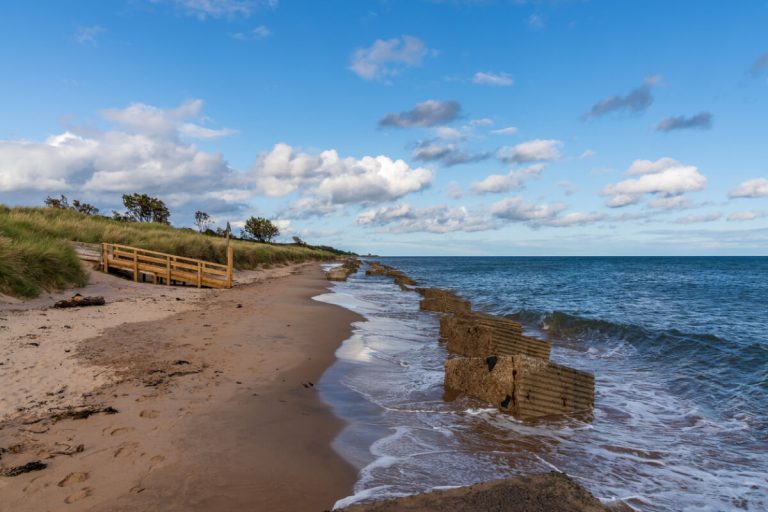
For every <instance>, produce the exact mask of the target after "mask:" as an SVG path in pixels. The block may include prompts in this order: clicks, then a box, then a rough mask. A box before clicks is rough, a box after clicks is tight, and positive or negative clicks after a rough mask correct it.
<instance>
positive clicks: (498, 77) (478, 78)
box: [472, 71, 515, 87]
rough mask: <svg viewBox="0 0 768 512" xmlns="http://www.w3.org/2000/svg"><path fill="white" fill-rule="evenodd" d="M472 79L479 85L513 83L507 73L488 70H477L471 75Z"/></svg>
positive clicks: (504, 85) (503, 85)
mask: <svg viewBox="0 0 768 512" xmlns="http://www.w3.org/2000/svg"><path fill="white" fill-rule="evenodd" d="M472 81H473V82H474V83H476V84H480V85H495V86H497V87H509V86H510V85H514V83H515V81H514V80H513V79H512V77H511V76H509V73H492V72H490V71H488V72H485V71H478V72H477V73H475V76H473V77H472Z"/></svg>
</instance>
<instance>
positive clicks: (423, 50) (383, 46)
mask: <svg viewBox="0 0 768 512" xmlns="http://www.w3.org/2000/svg"><path fill="white" fill-rule="evenodd" d="M433 53H434V52H433V51H432V50H429V49H428V48H427V47H426V46H424V43H423V42H422V41H421V39H419V38H418V37H413V36H408V35H403V36H402V37H395V38H393V39H377V40H376V41H374V42H373V44H372V45H371V46H369V47H367V48H358V49H357V50H355V51H354V53H352V58H351V60H350V64H349V69H351V70H352V72H354V73H355V74H356V75H357V76H359V77H360V78H363V79H365V80H376V79H384V78H388V77H391V76H394V75H397V74H399V73H400V72H401V71H402V70H403V69H404V68H406V67H418V66H421V63H422V61H423V60H424V57H426V56H428V55H430V54H433Z"/></svg>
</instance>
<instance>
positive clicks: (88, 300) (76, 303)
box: [53, 293, 105, 308]
mask: <svg viewBox="0 0 768 512" xmlns="http://www.w3.org/2000/svg"><path fill="white" fill-rule="evenodd" d="M104 304H105V301H104V297H83V296H82V295H80V294H79V293H77V294H75V295H73V296H72V298H71V299H64V300H60V301H58V302H57V303H56V304H54V305H53V307H55V308H79V307H83V306H103V305H104Z"/></svg>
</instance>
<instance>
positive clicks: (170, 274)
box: [101, 242, 234, 288]
mask: <svg viewBox="0 0 768 512" xmlns="http://www.w3.org/2000/svg"><path fill="white" fill-rule="evenodd" d="M101 252H102V269H103V270H104V272H109V269H110V268H119V269H123V270H128V271H130V272H131V273H132V274H133V280H134V281H137V282H138V281H139V277H140V276H141V275H142V274H143V275H145V276H147V275H148V276H151V277H152V279H153V281H154V282H155V283H157V282H158V280H159V279H162V280H163V281H164V282H165V284H166V285H170V284H171V282H172V281H174V282H180V283H185V284H192V285H194V286H197V287H198V288H202V287H203V286H207V287H210V288H231V287H232V280H233V274H234V250H233V248H232V247H231V246H228V247H227V263H226V265H224V264H221V263H215V262H212V261H205V260H200V259H196V258H187V257H185V256H176V255H174V254H168V253H164V252H159V251H151V250H149V249H141V248H139V247H131V246H130V245H122V244H110V243H106V242H105V243H103V244H102V251H101Z"/></svg>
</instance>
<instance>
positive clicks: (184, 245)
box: [0, 205, 334, 297]
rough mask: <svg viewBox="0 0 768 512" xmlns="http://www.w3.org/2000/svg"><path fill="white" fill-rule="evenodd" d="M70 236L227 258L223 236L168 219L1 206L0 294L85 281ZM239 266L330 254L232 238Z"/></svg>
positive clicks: (21, 294)
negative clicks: (114, 217)
mask: <svg viewBox="0 0 768 512" xmlns="http://www.w3.org/2000/svg"><path fill="white" fill-rule="evenodd" d="M68 240H72V241H77V242H86V243H101V242H108V243H116V244H125V245H132V246H135V247H140V248H142V249H149V250H152V251H160V252H167V253H170V254H176V255H179V256H186V257H188V258H198V259H203V260H208V261H215V262H218V263H226V242H225V240H224V239H223V238H219V237H214V236H207V235H202V234H200V233H198V232H196V231H194V230H192V229H187V228H174V227H171V226H166V225H164V224H149V223H139V222H119V221H115V220H112V219H109V218H106V217H98V216H88V215H84V214H81V213H77V212H75V211H69V210H58V209H54V208H8V207H5V206H2V205H0V293H3V294H6V295H12V296H15V297H35V296H37V295H39V294H40V293H41V292H42V291H43V290H53V289H63V288H67V287H70V286H81V285H83V284H85V281H86V274H85V272H84V271H83V269H82V267H81V265H80V262H79V260H78V259H77V257H76V255H75V253H74V250H73V249H72V248H71V247H70V246H69V245H68V244H67V241H68ZM231 243H232V244H233V247H234V250H235V251H234V252H235V268H238V269H253V268H256V267H257V266H259V265H266V264H269V265H272V264H277V263H295V262H302V261H308V260H318V259H332V258H333V257H334V255H333V254H332V253H330V252H327V251H322V250H317V249H312V248H309V247H299V246H296V245H281V244H260V243H256V242H247V241H241V240H232V242H231Z"/></svg>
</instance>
